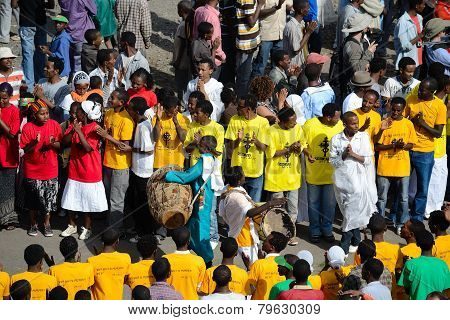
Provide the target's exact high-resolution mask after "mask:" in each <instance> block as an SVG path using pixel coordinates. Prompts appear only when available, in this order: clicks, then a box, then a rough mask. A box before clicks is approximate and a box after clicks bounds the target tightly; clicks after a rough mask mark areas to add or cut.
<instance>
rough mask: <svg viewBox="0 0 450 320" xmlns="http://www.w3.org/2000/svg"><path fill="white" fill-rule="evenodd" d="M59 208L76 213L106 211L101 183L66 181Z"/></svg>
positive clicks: (106, 203)
mask: <svg viewBox="0 0 450 320" xmlns="http://www.w3.org/2000/svg"><path fill="white" fill-rule="evenodd" d="M61 207H62V208H63V209H66V210H70V211H78V212H103V211H106V210H108V202H107V200H106V193H105V187H104V186H103V182H101V181H99V182H80V181H75V180H72V179H68V180H67V183H66V187H65V188H64V193H63V196H62V200H61Z"/></svg>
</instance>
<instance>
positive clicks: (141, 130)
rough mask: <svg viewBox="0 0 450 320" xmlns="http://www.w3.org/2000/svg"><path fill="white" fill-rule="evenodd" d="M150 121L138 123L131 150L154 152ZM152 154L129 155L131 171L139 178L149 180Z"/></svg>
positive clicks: (151, 171) (151, 169)
mask: <svg viewBox="0 0 450 320" xmlns="http://www.w3.org/2000/svg"><path fill="white" fill-rule="evenodd" d="M152 129H153V128H152V123H151V119H149V120H145V121H143V122H140V123H138V125H137V126H136V131H135V133H134V142H133V148H136V149H139V150H140V151H145V152H150V151H154V148H155V142H154V141H153V137H152ZM153 160H154V154H153V153H152V154H146V153H139V152H134V151H133V153H132V155H131V170H132V171H133V172H134V173H135V174H136V175H137V176H138V177H141V178H150V176H151V175H152V173H153Z"/></svg>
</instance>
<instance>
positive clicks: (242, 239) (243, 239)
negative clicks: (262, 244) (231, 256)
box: [236, 218, 253, 247]
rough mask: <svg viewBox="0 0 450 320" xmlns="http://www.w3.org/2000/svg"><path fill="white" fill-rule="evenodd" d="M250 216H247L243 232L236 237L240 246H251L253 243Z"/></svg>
mask: <svg viewBox="0 0 450 320" xmlns="http://www.w3.org/2000/svg"><path fill="white" fill-rule="evenodd" d="M250 220H251V219H250V218H246V219H245V222H244V225H243V226H242V229H241V232H239V234H238V236H237V237H236V242H237V244H238V246H239V247H250V246H252V245H253V237H252V234H251V231H250V222H251V221H250Z"/></svg>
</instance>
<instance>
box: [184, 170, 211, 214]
mask: <svg viewBox="0 0 450 320" xmlns="http://www.w3.org/2000/svg"><path fill="white" fill-rule="evenodd" d="M212 174H213V172H212V171H211V173H210V174H209V176H208V179H206V180H205V181H204V182H203V184H202V186H201V187H200V189H198V191H197V193H196V194H195V197H194V198H193V199H192V202H191V204H190V205H189V207H192V206H193V205H194V203H195V201H196V200H197V198H198V196H199V195H200V193H201V192H202V190H203V189H204V188H205V185H206V184H207V183H208V181H209V180H210V178H211V175H212Z"/></svg>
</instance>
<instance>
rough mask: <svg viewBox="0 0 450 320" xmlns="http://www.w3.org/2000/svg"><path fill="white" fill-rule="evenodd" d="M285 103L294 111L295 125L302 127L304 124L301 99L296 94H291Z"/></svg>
mask: <svg viewBox="0 0 450 320" xmlns="http://www.w3.org/2000/svg"><path fill="white" fill-rule="evenodd" d="M286 103H287V104H288V105H289V106H290V107H291V108H292V109H294V111H295V115H296V116H297V123H298V124H299V125H301V126H302V125H303V124H304V123H305V122H306V118H305V106H304V103H303V99H302V98H301V97H300V96H299V95H297V94H291V95H289V96H288V97H287V98H286Z"/></svg>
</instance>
